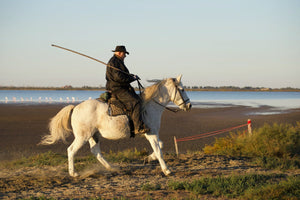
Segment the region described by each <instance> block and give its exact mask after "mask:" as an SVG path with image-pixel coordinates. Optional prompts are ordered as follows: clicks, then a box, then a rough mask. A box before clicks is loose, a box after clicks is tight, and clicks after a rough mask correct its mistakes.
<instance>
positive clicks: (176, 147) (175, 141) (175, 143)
mask: <svg viewBox="0 0 300 200" xmlns="http://www.w3.org/2000/svg"><path fill="white" fill-rule="evenodd" d="M174 145H175V151H176V155H177V157H178V145H177V140H176V137H175V136H174Z"/></svg>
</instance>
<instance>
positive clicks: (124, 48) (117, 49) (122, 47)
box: [112, 46, 129, 54]
mask: <svg viewBox="0 0 300 200" xmlns="http://www.w3.org/2000/svg"><path fill="white" fill-rule="evenodd" d="M112 52H124V53H126V54H129V52H128V51H126V47H125V46H116V49H115V50H112Z"/></svg>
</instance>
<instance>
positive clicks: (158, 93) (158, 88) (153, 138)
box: [40, 75, 191, 177]
mask: <svg viewBox="0 0 300 200" xmlns="http://www.w3.org/2000/svg"><path fill="white" fill-rule="evenodd" d="M142 99H143V106H142V108H143V113H142V114H143V115H142V116H143V120H144V122H145V123H146V124H147V125H148V127H149V128H150V130H151V131H150V132H149V133H146V134H145V136H146V138H147V139H148V140H149V142H150V144H151V146H152V148H153V153H152V154H151V155H150V156H149V157H148V159H149V160H150V161H151V160H156V159H158V161H159V163H160V166H161V169H162V171H163V173H164V174H165V175H169V174H170V173H171V171H170V170H169V169H168V167H167V165H166V163H165V161H164V160H163V154H162V151H161V148H162V142H161V141H160V140H159V135H158V134H159V129H160V121H161V116H162V113H163V111H164V109H165V108H166V106H167V104H168V103H169V102H170V101H172V102H173V103H174V104H176V105H177V106H178V107H179V108H180V109H182V110H185V111H187V110H189V109H190V108H191V102H190V100H189V98H188V97H187V94H186V92H185V91H184V88H183V86H182V83H181V75H180V76H178V77H177V78H176V79H173V78H168V79H165V80H163V81H160V82H158V83H156V84H154V85H152V86H150V87H147V88H146V89H145V91H144V93H143V95H142ZM49 130H50V135H46V136H44V137H43V139H42V141H41V143H40V144H45V145H46V144H53V143H55V142H56V141H58V140H60V139H61V140H63V141H65V139H66V137H67V136H69V135H70V134H71V133H72V132H73V134H74V136H75V139H74V141H73V143H72V144H71V145H70V146H69V147H68V162H69V174H70V175H71V176H73V177H75V176H78V174H77V173H76V172H75V170H74V156H75V154H76V153H77V151H78V150H79V149H80V148H81V147H82V146H83V145H84V144H85V143H86V142H87V141H89V143H90V148H91V152H92V153H93V154H94V155H95V156H96V158H97V159H98V160H99V162H100V163H101V164H102V165H104V167H105V168H107V169H112V166H111V165H110V164H109V163H108V162H107V161H106V160H105V159H104V158H103V156H102V154H101V152H100V144H99V135H101V136H102V137H104V138H106V139H110V140H117V139H122V138H126V137H128V138H129V136H130V128H129V119H128V117H127V116H126V115H120V116H115V117H112V116H109V115H108V105H107V104H106V103H103V102H100V101H98V100H94V99H91V100H86V101H84V102H82V103H80V104H78V105H77V106H74V105H68V106H66V107H64V108H63V109H62V110H60V111H59V112H58V113H57V114H56V116H54V117H53V118H52V119H51V121H50V124H49Z"/></svg>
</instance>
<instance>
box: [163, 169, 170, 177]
mask: <svg viewBox="0 0 300 200" xmlns="http://www.w3.org/2000/svg"><path fill="white" fill-rule="evenodd" d="M171 173H172V172H171V171H170V170H169V169H166V170H164V174H165V175H166V176H169V175H170V174H171Z"/></svg>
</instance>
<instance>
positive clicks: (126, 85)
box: [106, 46, 150, 137]
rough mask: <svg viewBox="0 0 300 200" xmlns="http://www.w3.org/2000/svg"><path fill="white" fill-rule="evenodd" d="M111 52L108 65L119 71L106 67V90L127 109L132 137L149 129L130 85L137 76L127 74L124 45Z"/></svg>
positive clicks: (136, 96) (137, 98)
mask: <svg viewBox="0 0 300 200" xmlns="http://www.w3.org/2000/svg"><path fill="white" fill-rule="evenodd" d="M112 52H114V55H113V57H112V58H111V59H110V60H109V62H108V66H112V67H114V68H118V69H119V70H120V71H119V70H116V69H113V68H112V67H107V68H106V81H107V82H106V90H107V91H109V92H111V93H112V94H113V95H115V96H116V97H117V99H119V100H120V101H121V102H122V103H123V104H125V106H126V109H127V110H129V112H130V117H131V119H132V121H133V125H134V132H131V136H130V137H134V135H135V134H138V133H147V132H149V131H150V129H149V128H148V127H147V126H146V125H145V123H144V122H143V120H142V116H141V99H140V97H139V96H138V95H137V94H136V93H135V91H134V89H133V87H132V86H131V85H130V83H131V82H133V81H135V80H139V77H138V76H137V75H133V74H129V70H128V69H127V67H126V66H125V64H124V59H125V57H126V54H129V53H128V52H127V51H126V48H125V46H116V49H115V50H113V51H112Z"/></svg>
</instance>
